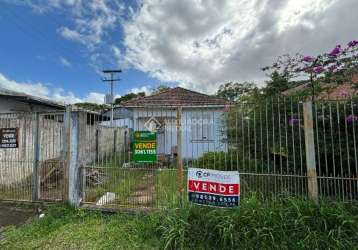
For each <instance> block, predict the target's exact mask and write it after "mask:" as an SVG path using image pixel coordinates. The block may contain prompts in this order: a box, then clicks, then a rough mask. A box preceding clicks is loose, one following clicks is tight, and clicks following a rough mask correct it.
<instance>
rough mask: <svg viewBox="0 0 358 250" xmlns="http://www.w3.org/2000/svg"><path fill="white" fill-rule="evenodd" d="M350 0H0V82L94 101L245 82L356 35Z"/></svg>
mask: <svg viewBox="0 0 358 250" xmlns="http://www.w3.org/2000/svg"><path fill="white" fill-rule="evenodd" d="M357 9H358V1H357V0H220V1H217V0H137V1H134V0H132V1H130V0H128V1H120V0H0V31H1V39H0V87H5V88H9V89H12V90H18V91H22V92H26V93H30V94H33V95H38V96H41V97H46V98H51V99H52V100H56V101H60V102H67V103H73V102H78V101H90V102H98V103H100V102H102V101H103V94H104V93H105V92H106V89H108V86H106V85H105V84H103V83H101V81H100V79H101V77H102V76H101V74H100V71H101V70H102V69H104V68H121V69H123V73H122V75H121V79H122V81H121V82H120V84H118V85H117V86H116V89H115V90H116V94H117V95H123V94H125V93H128V92H138V91H149V90H150V89H151V88H153V87H156V86H158V85H160V84H166V85H170V86H176V85H180V86H182V87H186V88H190V89H193V90H198V91H202V92H206V93H209V94H211V93H214V92H215V90H216V89H217V87H218V86H219V85H220V84H221V83H225V82H228V81H245V80H246V81H254V82H255V83H256V84H258V85H262V84H263V82H264V81H265V75H264V74H263V73H262V72H261V71H260V68H261V67H263V66H266V65H269V64H271V63H272V62H273V61H274V59H275V58H276V57H277V56H279V55H281V54H285V53H296V52H300V53H302V54H305V55H314V54H317V53H321V52H325V51H329V50H331V48H332V47H334V46H335V45H336V44H346V43H348V42H349V41H350V40H353V39H357V38H358V25H357V23H358V15H357Z"/></svg>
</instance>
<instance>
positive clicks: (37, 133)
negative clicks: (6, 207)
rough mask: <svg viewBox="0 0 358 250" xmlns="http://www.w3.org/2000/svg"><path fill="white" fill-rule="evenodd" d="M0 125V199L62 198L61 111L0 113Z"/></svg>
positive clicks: (62, 132) (62, 117)
mask: <svg viewBox="0 0 358 250" xmlns="http://www.w3.org/2000/svg"><path fill="white" fill-rule="evenodd" d="M0 129H1V131H2V135H0V136H1V137H2V138H1V139H3V141H2V144H1V145H0V200H20V201H36V200H46V201H59V200H62V199H63V198H64V173H65V168H64V158H63V136H64V114H63V113H11V114H0ZM11 131H16V133H15V134H14V135H12V134H11ZM7 140H13V142H15V143H9V144H7V143H6V142H11V141H7Z"/></svg>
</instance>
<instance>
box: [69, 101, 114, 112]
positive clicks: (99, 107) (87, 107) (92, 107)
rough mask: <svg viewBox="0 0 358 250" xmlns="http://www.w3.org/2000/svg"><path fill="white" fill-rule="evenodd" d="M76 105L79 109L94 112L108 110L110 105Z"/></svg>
mask: <svg viewBox="0 0 358 250" xmlns="http://www.w3.org/2000/svg"><path fill="white" fill-rule="evenodd" d="M74 105H75V106H76V107H78V108H81V109H85V110H92V111H100V110H104V109H106V108H108V105H106V104H97V103H91V102H80V103H76V104H74Z"/></svg>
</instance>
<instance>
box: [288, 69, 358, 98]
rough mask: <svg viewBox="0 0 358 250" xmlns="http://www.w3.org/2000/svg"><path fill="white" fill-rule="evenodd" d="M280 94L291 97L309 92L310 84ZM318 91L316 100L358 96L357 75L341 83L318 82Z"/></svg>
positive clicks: (302, 83) (301, 83) (303, 84)
mask: <svg viewBox="0 0 358 250" xmlns="http://www.w3.org/2000/svg"><path fill="white" fill-rule="evenodd" d="M299 83H300V84H299V85H297V86H295V87H292V88H289V89H287V90H285V91H283V92H282V95H284V96H291V95H295V94H297V93H301V92H303V91H309V92H310V91H311V84H310V83H309V82H307V81H305V82H299ZM320 85H321V86H320V90H319V91H317V92H316V94H315V99H316V100H322V101H323V100H346V99H348V98H351V97H354V96H357V95H358V73H355V74H353V76H352V79H351V80H350V81H347V82H343V83H340V84H338V83H326V82H323V81H322V82H320Z"/></svg>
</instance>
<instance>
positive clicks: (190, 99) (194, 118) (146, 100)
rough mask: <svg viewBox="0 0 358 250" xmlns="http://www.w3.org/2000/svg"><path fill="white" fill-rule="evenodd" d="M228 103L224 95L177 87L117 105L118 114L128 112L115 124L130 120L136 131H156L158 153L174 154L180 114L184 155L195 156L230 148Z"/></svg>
mask: <svg viewBox="0 0 358 250" xmlns="http://www.w3.org/2000/svg"><path fill="white" fill-rule="evenodd" d="M229 105H230V103H229V102H227V101H226V100H223V99H221V98H218V97H215V96H209V95H205V94H202V93H198V92H194V91H191V90H188V89H184V88H181V87H176V88H171V89H168V90H165V91H163V92H161V93H158V94H154V95H150V96H146V97H139V98H136V99H133V100H129V101H127V102H124V103H122V104H121V105H120V106H117V107H115V114H118V113H126V115H127V116H122V117H118V116H116V115H115V116H114V117H115V119H116V120H115V121H114V124H116V125H119V124H127V126H128V127H130V128H131V129H133V131H142V130H149V131H155V132H156V133H157V154H158V156H173V155H175V154H176V153H177V150H178V148H177V125H178V117H180V124H181V131H182V132H181V153H182V157H183V158H184V159H196V158H198V157H200V156H201V155H203V154H204V153H205V152H209V151H227V144H226V134H225V120H224V119H225V118H224V114H225V111H226V108H227V107H228V106H229ZM179 109H180V110H181V111H180V112H179V111H178V110H179ZM119 110H121V111H119ZM123 110H128V112H123ZM116 111H117V112H116ZM128 120H130V122H128Z"/></svg>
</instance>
